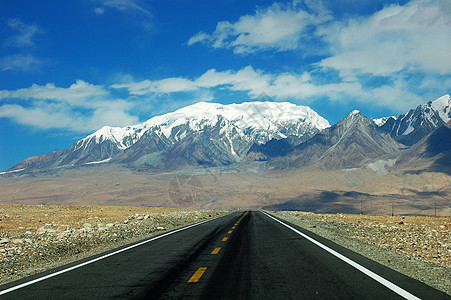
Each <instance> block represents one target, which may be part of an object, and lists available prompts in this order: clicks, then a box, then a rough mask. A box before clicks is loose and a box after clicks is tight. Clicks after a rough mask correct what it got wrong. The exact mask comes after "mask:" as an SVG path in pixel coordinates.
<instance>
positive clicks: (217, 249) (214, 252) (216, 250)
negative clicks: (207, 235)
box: [211, 247, 221, 254]
mask: <svg viewBox="0 0 451 300" xmlns="http://www.w3.org/2000/svg"><path fill="white" fill-rule="evenodd" d="M219 250H221V247H218V248H215V250H213V252H211V254H218V252H219Z"/></svg>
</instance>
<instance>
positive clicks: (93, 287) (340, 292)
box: [0, 211, 450, 299]
mask: <svg viewBox="0 0 451 300" xmlns="http://www.w3.org/2000/svg"><path fill="white" fill-rule="evenodd" d="M291 226H292V227H294V228H295V229H297V230H299V231H301V232H303V233H304V234H307V235H308V236H309V237H311V238H314V239H315V240H316V241H319V242H320V243H322V244H323V245H325V246H327V247H330V248H332V249H334V251H337V252H338V253H340V254H342V255H344V256H346V257H347V258H349V259H351V260H352V261H353V262H356V263H358V264H359V265H361V266H364V267H365V268H367V269H369V270H371V271H372V272H374V273H376V274H378V275H380V276H382V277H383V278H385V279H386V280H388V281H390V282H391V283H393V284H395V285H397V286H398V287H400V288H401V289H404V290H405V291H407V292H409V293H411V294H413V295H415V296H417V297H419V298H421V299H449V298H450V297H449V296H447V295H446V294H444V293H442V292H439V291H437V290H435V289H433V288H431V287H429V286H426V285H425V284H422V283H420V282H418V281H416V280H413V279H411V278H408V277H406V276H404V275H401V274H399V273H397V272H395V271H392V270H391V269H388V268H386V267H384V266H381V265H379V264H377V263H375V262H373V261H371V260H368V259H366V258H364V257H362V256H360V255H357V254H355V253H353V252H352V251H349V250H347V249H345V248H342V247H340V246H337V245H335V244H334V243H332V242H330V241H328V240H325V239H323V238H321V237H318V236H316V235H315V234H313V233H310V232H308V231H305V230H302V229H300V228H298V227H296V226H294V225H291ZM101 256H102V255H99V256H97V258H100V257H101ZM91 259H92V258H91ZM87 261H89V259H87V260H85V261H84V262H87ZM76 265H77V264H72V265H69V266H65V267H62V268H59V269H56V270H51V271H48V272H45V273H43V274H38V275H36V276H33V277H30V278H26V279H24V280H21V281H19V282H15V283H13V284H9V285H5V286H2V287H0V291H3V290H5V289H8V288H11V287H14V286H17V285H18V284H24V283H25V284H26V283H27V282H30V280H35V279H38V280H39V278H42V277H43V276H48V275H50V274H54V273H55V272H58V271H61V270H65V269H67V268H68V267H74V266H75V268H74V269H73V270H71V271H68V272H64V273H62V274H60V275H57V276H53V277H50V278H47V279H45V280H41V281H38V282H36V283H33V284H30V285H27V286H25V287H22V288H19V289H16V290H14V291H11V292H9V293H6V294H4V295H1V296H0V298H1V299H111V298H117V299H130V298H131V299H187V298H188V299H199V298H200V299H310V298H314V299H316V298H321V299H402V297H401V296H400V295H399V294H397V293H396V292H394V291H392V290H391V289H389V288H387V287H386V286H384V285H383V284H381V283H379V282H378V281H376V280H374V279H373V278H372V277H371V276H368V275H366V274H364V273H362V272H361V271H360V270H358V269H356V268H355V267H353V266H351V265H350V264H349V263H347V262H345V261H343V260H342V259H340V258H338V257H336V256H334V255H331V254H330V253H329V252H328V251H326V250H324V249H323V248H321V247H319V246H318V245H316V244H314V243H313V242H312V241H310V240H309V239H308V238H306V237H304V236H301V235H299V234H298V233H296V232H294V231H293V230H290V229H289V228H287V227H286V226H284V225H283V224H281V223H279V222H277V221H276V220H273V219H272V218H270V217H269V216H267V215H265V214H264V213H262V212H257V211H251V212H236V213H232V214H230V215H227V216H224V217H220V218H217V219H215V220H212V221H209V222H205V223H202V224H200V225H197V226H194V227H191V228H188V229H186V230H181V231H178V232H176V233H174V234H170V235H167V236H164V237H161V238H158V239H155V240H152V241H150V242H147V243H144V244H141V245H139V246H136V247H134V248H132V249H128V250H126V251H122V252H120V253H117V254H114V255H111V256H108V257H106V258H102V259H99V260H98V261H96V262H93V263H89V264H86V265H84V266H81V267H76ZM50 276H51V275H50Z"/></svg>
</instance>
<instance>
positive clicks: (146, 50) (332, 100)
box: [0, 0, 451, 170]
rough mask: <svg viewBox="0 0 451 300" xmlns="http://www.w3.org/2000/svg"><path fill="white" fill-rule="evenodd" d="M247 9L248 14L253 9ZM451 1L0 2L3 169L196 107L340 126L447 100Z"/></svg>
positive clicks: (450, 80) (0, 147) (0, 154)
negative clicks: (262, 108) (267, 101)
mask: <svg viewBox="0 0 451 300" xmlns="http://www.w3.org/2000/svg"><path fill="white" fill-rule="evenodd" d="M243 2H244V3H243ZM450 12H451V2H450V1H449V0H421V1H420V0H413V1H389V0H384V1H376V0H361V1H353V0H339V1H338V0H323V1H319V0H300V1H288V2H284V1H281V2H274V1H258V2H252V1H235V0H216V1H187V0H171V1H167V0H154V1H144V0H142V1H141V0H77V1H50V0H42V1H23V0H14V1H8V0H0V28H1V30H0V49H1V50H0V128H1V132H0V169H2V170H3V169H7V168H9V167H11V166H12V165H13V164H15V163H17V162H19V161H20V160H22V159H25V158H27V157H30V156H34V155H39V154H42V153H47V152H51V151H53V150H55V149H64V148H66V147H68V146H70V145H71V144H73V143H74V142H75V141H76V140H77V139H79V138H82V137H84V136H86V135H88V134H90V133H92V132H93V131H95V130H97V129H99V128H101V127H102V126H104V125H110V126H126V125H132V124H135V123H139V122H143V121H145V120H147V119H149V118H150V117H152V116H155V115H159V114H162V113H166V112H170V111H173V110H175V109H178V108H181V107H183V106H186V105H189V104H193V103H196V102H199V101H213V102H218V103H223V104H228V103H234V102H235V103H240V102H244V101H255V100H258V99H259V97H260V96H261V95H262V94H265V95H267V96H268V97H269V98H271V99H272V100H274V101H290V102H293V103H296V104H301V105H307V106H310V107H311V108H312V109H314V110H315V111H317V112H318V113H319V114H320V115H322V116H323V117H325V118H326V119H328V120H329V122H330V123H331V124H334V123H336V122H337V121H338V120H340V119H341V118H343V117H344V116H346V115H347V114H348V113H349V112H350V111H352V110H353V109H359V110H360V111H362V112H363V113H364V114H365V115H367V116H368V117H382V116H387V115H399V114H401V113H404V112H406V111H408V110H409V109H410V108H414V107H415V106H417V105H418V104H420V103H424V102H426V101H429V100H434V99H436V98H438V97H440V96H442V95H444V94H447V93H450V87H451V76H450V75H451V51H450V49H451V33H450V32H451V31H450V30H449V28H451V14H450Z"/></svg>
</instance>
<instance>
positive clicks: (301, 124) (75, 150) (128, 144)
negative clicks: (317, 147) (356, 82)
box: [10, 102, 329, 170]
mask: <svg viewBox="0 0 451 300" xmlns="http://www.w3.org/2000/svg"><path fill="white" fill-rule="evenodd" d="M327 127H329V122H328V121H327V120H326V119H324V118H322V117H321V116H320V115H318V114H317V113H316V112H315V111H313V110H312V109H310V108H309V107H306V106H299V105H295V104H292V103H288V102H284V103H280V102H248V103H242V104H230V105H222V104H217V103H206V102H200V103H196V104H194V105H190V106H187V107H184V108H182V109H179V110H177V111H175V112H172V113H168V114H165V115H161V116H156V117H153V118H151V119H149V120H148V121H146V122H144V123H141V124H138V125H134V126H127V127H122V128H120V127H109V126H105V127H103V128H101V129H100V130H98V131H96V132H94V133H93V134H91V135H89V136H87V137H86V138H84V139H82V140H80V141H78V142H76V143H75V144H74V145H72V146H71V147H69V148H67V149H65V150H57V151H54V152H52V153H49V154H44V155H40V156H37V157H32V158H29V159H26V160H24V161H22V162H20V163H19V164H17V165H15V166H14V167H12V168H11V169H10V170H17V169H22V168H23V169H40V168H55V167H61V166H77V165H84V164H93V163H98V162H109V163H115V162H118V163H127V164H133V165H135V166H142V165H147V166H152V167H173V166H182V165H184V164H190V165H192V164H206V165H224V164H231V163H236V162H239V161H241V159H242V157H243V156H244V155H245V154H246V153H247V152H248V150H249V148H250V147H251V146H252V145H253V144H254V143H257V144H262V143H265V142H267V141H269V140H271V139H282V138H286V137H289V136H296V137H304V138H307V137H311V136H313V135H314V134H315V133H317V132H319V131H320V130H322V129H325V128H327Z"/></svg>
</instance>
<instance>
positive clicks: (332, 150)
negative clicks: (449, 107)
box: [271, 111, 401, 169]
mask: <svg viewBox="0 0 451 300" xmlns="http://www.w3.org/2000/svg"><path fill="white" fill-rule="evenodd" d="M400 147H401V146H400V145H399V144H398V143H397V142H396V141H394V140H393V139H392V138H391V137H390V135H388V134H385V133H383V132H380V131H379V130H378V128H377V126H376V125H375V124H374V122H373V121H371V120H370V119H368V118H367V117H365V116H364V115H363V114H362V113H360V112H359V111H353V112H351V113H350V114H349V115H348V116H346V117H345V118H344V119H342V120H341V121H339V122H338V123H337V124H335V125H333V126H332V127H330V128H326V129H324V130H322V131H321V132H320V133H318V134H316V135H315V136H314V137H312V138H311V139H309V140H307V141H306V142H304V143H301V144H299V145H298V146H296V147H294V148H293V150H292V151H291V152H290V153H289V154H288V155H286V156H284V157H280V158H276V159H273V160H271V165H272V166H273V167H274V168H286V167H297V168H299V167H307V166H310V165H316V166H320V167H322V168H333V169H346V168H356V167H360V166H361V165H362V164H363V163H364V162H366V161H367V160H369V159H372V158H376V157H379V156H382V155H385V154H388V153H393V152H396V151H398V150H399V148H400Z"/></svg>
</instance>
